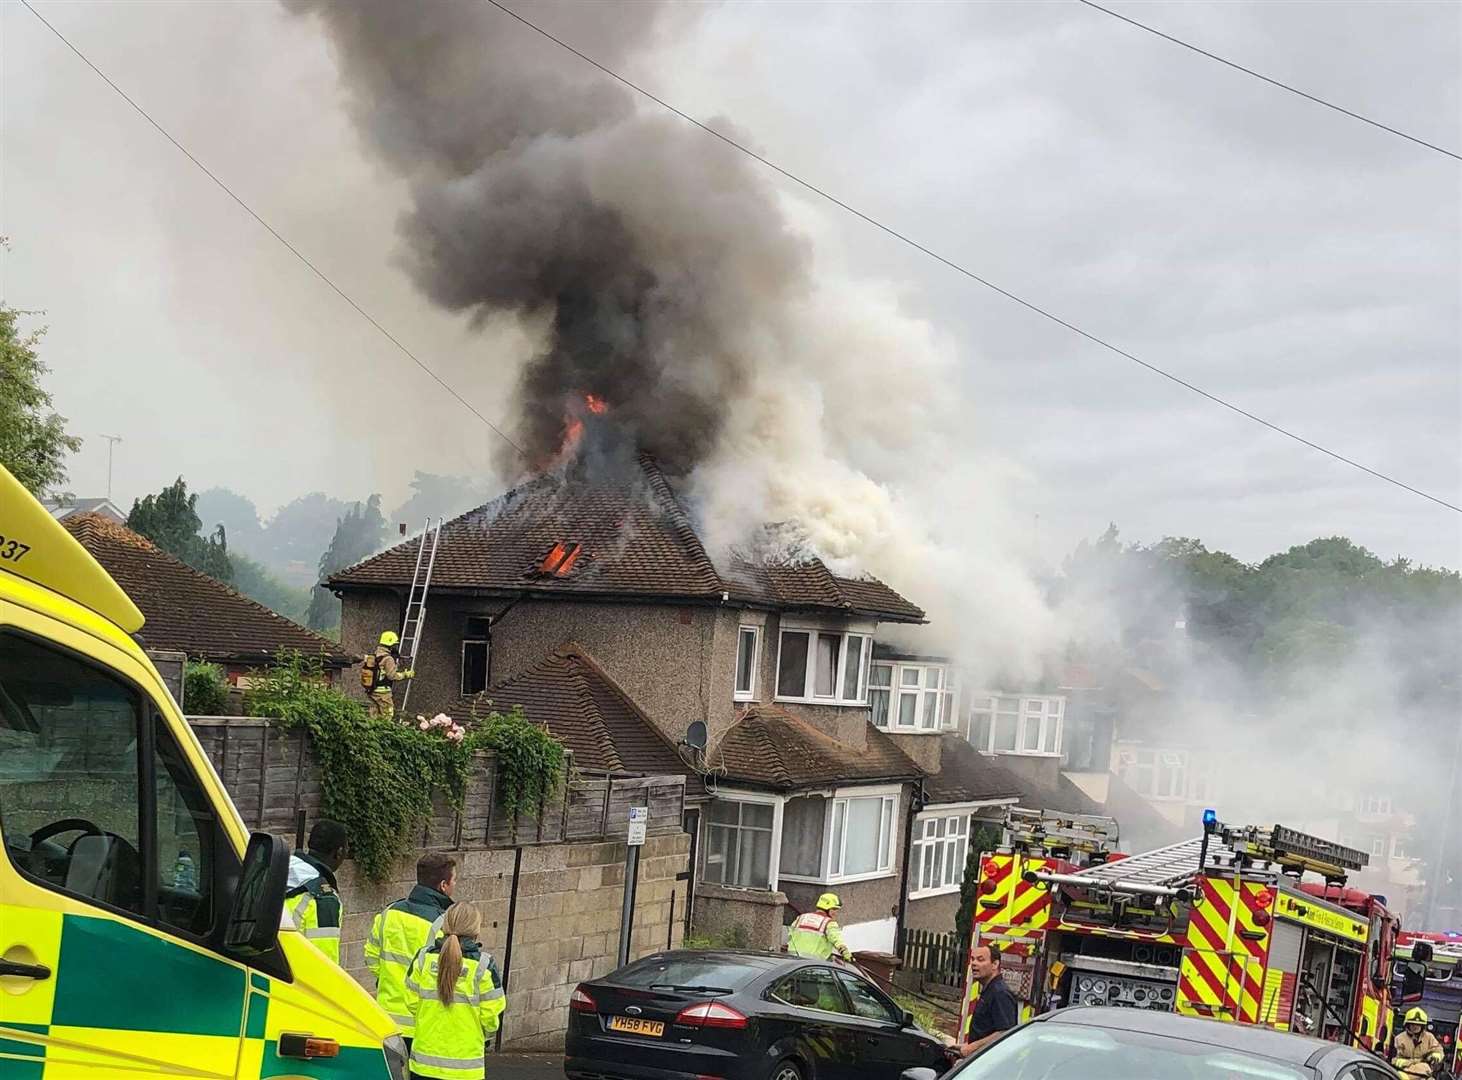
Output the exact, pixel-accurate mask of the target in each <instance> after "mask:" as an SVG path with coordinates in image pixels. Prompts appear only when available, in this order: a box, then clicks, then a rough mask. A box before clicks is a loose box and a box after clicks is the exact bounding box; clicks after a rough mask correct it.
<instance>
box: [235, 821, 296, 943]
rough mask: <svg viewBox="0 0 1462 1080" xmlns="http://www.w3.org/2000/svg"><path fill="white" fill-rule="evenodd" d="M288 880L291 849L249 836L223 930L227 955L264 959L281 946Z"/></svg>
mask: <svg viewBox="0 0 1462 1080" xmlns="http://www.w3.org/2000/svg"><path fill="white" fill-rule="evenodd" d="M288 878H289V845H288V844H286V843H285V842H284V841H283V840H282V839H280V838H279V837H277V836H271V835H269V834H268V833H263V832H256V833H254V834H253V835H252V836H250V837H249V847H248V850H247V851H245V852H244V865H243V868H242V869H241V870H240V871H239V885H238V889H237V890H235V892H234V895H233V902H232V903H231V904H230V905H229V913H228V924H227V925H226V926H225V927H224V932H223V947H224V949H225V951H227V952H228V953H230V954H232V955H233V956H238V957H245V958H247V957H253V956H263V955H264V954H265V953H270V952H273V951H274V950H275V949H276V948H277V947H278V946H279V920H280V916H281V915H283V914H284V892H285V882H286V881H287V880H288Z"/></svg>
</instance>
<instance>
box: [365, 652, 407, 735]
mask: <svg viewBox="0 0 1462 1080" xmlns="http://www.w3.org/2000/svg"><path fill="white" fill-rule="evenodd" d="M415 674H416V672H414V671H412V670H410V669H409V668H408V669H407V670H405V671H402V670H401V638H400V637H399V636H397V634H396V631H394V630H386V631H384V632H383V633H382V634H381V641H380V644H378V645H377V646H376V651H375V652H374V653H372V654H371V655H370V656H367V657H366V658H365V661H364V662H363V663H362V664H361V666H360V685H361V687H362V689H364V690H365V692H366V700H367V701H369V702H370V710H371V715H372V716H379V717H383V718H385V719H387V720H389V719H390V718H391V717H392V716H394V715H395V714H396V699H395V697H393V696H392V691H393V689H394V687H395V685H396V683H398V682H401V681H402V680H403V679H409V678H411V677H412V676H413V675H415Z"/></svg>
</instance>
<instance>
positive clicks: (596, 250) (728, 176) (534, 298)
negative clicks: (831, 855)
mask: <svg viewBox="0 0 1462 1080" xmlns="http://www.w3.org/2000/svg"><path fill="white" fill-rule="evenodd" d="M286 2H287V4H288V6H289V7H290V8H291V9H292V10H294V11H296V12H300V13H309V14H312V15H314V16H316V17H318V18H319V20H320V21H321V23H322V24H323V26H324V27H325V28H326V30H327V32H328V33H329V35H330V39H331V41H332V43H333V45H334V46H335V49H336V51H337V54H338V63H339V66H340V71H341V77H342V79H343V81H344V85H345V87H346V90H347V94H348V97H349V102H350V107H351V109H352V112H353V115H354V118H355V121H356V123H357V125H358V127H359V129H360V130H361V132H362V133H363V135H364V137H365V138H366V140H367V142H368V144H369V145H370V146H371V147H372V148H373V149H374V150H375V152H376V153H377V154H378V155H379V157H380V158H381V160H382V161H383V162H385V163H386V164H387V165H388V166H389V167H390V168H391V169H393V170H395V171H396V172H398V173H399V174H400V175H401V176H402V177H403V178H405V180H406V181H407V183H408V184H409V186H410V191H411V198H412V209H411V210H410V212H409V213H408V214H407V215H406V217H405V219H404V220H403V222H402V223H401V235H402V238H403V241H404V245H405V250H404V255H403V260H404V263H405V266H406V268H407V269H408V271H409V273H410V274H411V276H412V279H413V280H414V281H415V283H416V284H417V286H418V287H419V288H420V289H421V290H422V291H423V292H424V293H425V294H426V295H427V296H428V297H430V298H431V299H432V300H434V301H435V302H436V303H438V304H441V305H442V306H444V307H446V308H448V309H450V310H452V311H455V312H464V313H468V314H470V315H471V316H472V317H473V318H474V319H477V320H482V321H486V320H487V319H489V318H491V317H493V316H494V315H496V314H499V313H502V312H509V313H513V314H516V315H517V316H518V317H520V318H521V319H522V320H523V321H524V322H525V323H527V324H530V325H531V326H533V327H534V328H535V329H536V331H537V334H538V336H537V340H538V342H539V346H538V348H537V350H536V352H534V354H533V355H532V356H530V357H527V358H526V359H522V358H509V361H508V362H509V363H511V362H512V360H513V359H518V360H519V361H520V362H521V366H520V367H519V368H518V375H517V383H516V388H515V393H516V399H517V400H516V405H517V410H516V415H517V420H516V423H515V428H514V430H513V435H514V437H515V438H516V439H517V440H518V441H519V442H520V443H521V444H522V445H523V446H524V447H525V448H526V450H527V454H528V458H529V461H528V463H527V464H528V466H529V467H530V468H534V467H542V466H544V465H545V464H553V463H554V462H555V460H556V456H557V454H558V452H559V449H560V447H561V446H562V445H563V444H564V441H565V436H566V434H568V426H570V425H573V424H574V423H575V421H576V420H577V419H579V417H580V414H581V410H580V408H579V404H578V403H579V402H581V401H582V400H583V397H584V395H586V394H593V395H597V396H598V397H600V398H602V399H603V400H604V401H605V402H607V404H608V406H609V417H610V418H611V422H610V426H611V427H612V428H613V429H614V430H615V431H617V433H618V434H619V437H620V439H621V440H622V441H623V442H624V443H625V444H626V445H627V446H629V447H638V448H641V449H644V450H648V451H650V452H651V453H653V454H654V455H655V456H656V457H657V458H658V459H659V460H660V462H661V463H662V464H663V465H664V466H666V467H667V468H668V469H669V470H670V471H671V472H673V473H676V474H679V475H681V476H683V477H689V479H690V484H689V487H690V489H691V490H692V492H693V496H694V501H695V503H696V506H697V509H698V512H699V513H700V515H701V516H702V524H703V531H704V533H705V534H706V535H707V537H708V539H709V540H710V542H711V544H712V546H713V549H717V550H721V551H725V550H728V549H730V548H731V547H732V546H733V545H736V544H737V543H739V542H741V541H742V540H744V539H745V538H746V537H748V536H750V535H752V534H753V533H754V532H755V530H756V529H758V528H759V527H760V526H762V525H763V524H764V523H766V522H769V521H795V522H797V523H799V524H800V526H801V527H802V528H803V529H804V530H805V537H806V540H807V542H808V544H809V545H810V546H811V547H812V548H813V549H814V550H816V551H817V553H818V554H820V555H821V556H822V557H823V558H824V559H825V560H826V561H828V563H829V564H830V565H831V566H832V567H833V568H834V569H835V570H836V571H838V572H840V573H844V574H853V573H860V572H870V573H874V574H877V575H878V576H880V577H883V578H884V579H885V580H887V581H888V582H889V583H891V584H893V585H894V586H895V587H896V588H898V589H899V590H900V591H902V592H905V593H906V594H907V595H908V596H909V597H910V598H912V599H914V600H915V601H916V602H917V603H920V604H922V605H924V606H925V607H926V608H928V609H929V610H930V614H931V619H932V620H933V622H934V631H935V633H936V634H938V635H940V639H941V647H942V648H944V649H946V650H948V651H951V652H959V653H961V654H963V655H966V656H979V657H980V658H981V659H982V660H984V661H986V662H989V663H993V664H998V665H1000V666H1003V667H1006V668H1010V667H1011V666H1012V664H1014V665H1015V666H1016V667H1018V668H1021V669H1024V670H1031V669H1032V662H1030V661H1028V660H1024V658H1025V657H1030V656H1033V655H1034V650H1035V648H1036V647H1037V646H1038V645H1039V643H1040V642H1042V641H1043V640H1044V639H1045V637H1046V636H1047V634H1048V633H1049V630H1050V625H1051V624H1050V621H1049V619H1048V617H1047V616H1046V612H1045V607H1044V604H1043V603H1042V601H1041V598H1040V595H1039V592H1038V590H1037V589H1036V588H1035V586H1034V585H1033V584H1032V582H1031V579H1030V576H1029V575H1028V574H1027V573H1025V572H1024V570H1023V569H1022V568H1021V567H1020V566H1019V565H1018V562H1017V561H1016V560H1013V559H1011V558H1009V557H1007V556H1006V555H1004V554H1002V550H1003V538H1004V537H1006V536H1009V535H1012V532H1011V530H1010V529H1009V528H1008V526H1009V523H1008V522H1007V521H1004V520H1002V518H1001V512H1000V507H1001V506H1003V505H1004V500H1003V499H1001V498H999V497H998V491H997V490H996V481H997V478H998V476H999V475H1000V474H999V472H998V470H994V469H988V468H980V469H978V470H977V469H976V468H975V467H974V464H973V462H972V461H971V460H970V458H969V455H968V454H967V453H966V452H964V451H963V450H962V447H961V443H962V442H963V441H964V440H963V439H962V434H963V432H964V431H965V430H966V429H967V428H968V425H969V423H970V416H969V414H968V412H967V411H966V410H965V409H963V408H962V407H961V405H960V403H959V402H958V401H956V400H954V399H953V398H954V395H955V393H956V391H955V390H954V387H955V386H956V385H957V383H958V380H957V379H956V378H955V377H954V376H955V368H954V365H955V362H956V357H955V355H954V352H953V350H952V348H951V347H950V346H949V345H948V344H947V343H946V342H944V341H941V340H940V339H939V338H938V337H937V336H936V335H935V334H934V333H933V331H932V330H931V328H930V327H929V326H928V325H926V324H924V323H922V322H920V321H918V320H916V319H914V318H911V317H910V316H908V315H907V314H905V313H904V312H902V311H901V310H900V309H899V306H898V304H897V302H896V300H895V298H894V296H893V292H892V289H891V288H890V287H888V286H887V285H885V284H883V283H867V282H854V281H849V280H846V279H845V278H844V277H842V276H841V275H840V274H839V273H838V272H837V270H836V268H833V267H829V266H827V265H825V261H821V262H820V261H819V260H818V259H817V258H816V254H815V252H814V250H813V246H812V244H811V243H810V241H809V239H808V238H807V236H806V234H805V232H803V231H802V230H799V229H797V228H794V226H793V224H792V219H791V210H790V204H788V203H786V202H784V200H783V199H782V198H781V197H780V196H779V195H778V193H777V191H776V190H775V189H774V188H773V187H772V186H771V185H770V183H769V181H768V177H767V174H766V173H764V172H763V171H760V167H759V166H757V165H756V164H755V163H753V162H751V161H750V160H749V159H748V158H746V157H745V156H744V155H741V154H738V153H736V152H735V151H733V150H731V149H729V148H727V147H725V146H723V145H720V144H718V143H716V142H715V141H714V140H711V139H708V138H707V136H706V135H705V133H704V132H700V131H697V130H696V129H694V128H693V127H690V126H689V125H687V124H685V123H684V122H683V121H681V120H680V119H678V118H675V117H670V116H667V115H666V114H664V113H661V112H642V111H638V109H637V105H638V104H639V103H638V102H636V101H635V100H632V98H631V96H630V93H629V91H627V90H626V89H624V88H623V87H621V86H619V85H617V84H615V83H613V82H612V81H610V80H608V79H606V78H605V77H604V76H603V75H602V74H600V73H598V72H595V71H593V70H591V69H589V68H587V66H585V65H582V64H580V63H579V62H578V61H577V60H574V59H573V58H571V57H568V56H567V55H566V54H564V53H563V52H562V51H560V50H558V49H557V47H556V46H553V45H551V44H550V43H547V42H545V41H544V40H542V39H541V38H539V37H537V36H536V35H534V34H533V33H532V32H531V31H529V30H527V29H526V28H525V27H523V26H521V25H520V24H518V23H516V22H515V21H513V20H511V19H510V18H508V17H506V16H505V15H503V13H501V12H499V11H497V10H495V9H494V8H492V7H491V6H490V5H488V4H485V3H482V2H480V0H442V2H439V3H434V4H432V5H430V6H428V7H425V8H422V7H419V6H416V5H400V4H398V3H395V2H394V0H359V2H353V3H350V4H332V3H326V2H324V0H286ZM522 9H523V11H524V13H525V15H527V17H529V18H532V19H534V20H535V21H537V22H540V23H544V24H547V25H549V26H553V25H555V24H556V23H557V21H558V20H560V19H564V20H566V21H568V16H569V15H570V13H571V16H572V18H571V23H572V27H573V29H572V32H571V33H570V34H569V37H570V38H571V39H572V40H574V41H582V42H592V46H591V47H590V48H591V51H592V52H593V54H594V55H595V57H596V59H599V60H601V61H602V62H604V63H605V64H607V65H610V66H616V65H619V64H620V63H621V62H623V61H625V60H626V59H627V58H630V57H632V56H633V55H634V54H635V53H636V52H637V51H640V50H644V49H646V48H647V47H649V46H651V45H652V44H654V43H655V42H656V41H657V39H658V36H659V35H660V34H661V33H664V32H668V31H670V30H673V29H674V27H673V26H670V25H667V24H668V23H670V22H673V20H675V19H677V18H693V17H694V15H693V14H690V15H685V14H683V12H682V10H681V9H678V8H671V7H669V6H667V5H663V4H659V3H651V2H642V3H635V4H630V5H626V6H618V5H608V4H596V5H590V6H581V5H566V4H562V3H556V2H545V3H540V4H524V5H522ZM717 123H724V122H722V121H717ZM725 126H726V127H727V129H728V130H729V125H725ZM737 138H738V139H739V140H748V137H747V136H745V135H742V134H738V135H737ZM748 141H749V140H748ZM493 362H495V363H497V364H499V365H503V366H506V365H504V358H497V359H496V360H495V361H493ZM602 426H603V425H599V424H596V425H595V427H596V429H598V428H601V427H602ZM515 464H520V463H515ZM505 471H508V472H511V468H510V469H507V470H505ZM976 597H979V598H981V599H983V600H984V601H985V602H986V603H993V604H995V605H998V610H999V611H1000V613H1001V619H1000V620H999V625H998V626H996V625H994V624H992V623H991V621H990V620H989V619H987V618H981V619H973V618H970V617H968V612H969V611H970V610H973V605H972V604H969V603H967V601H971V600H973V599H974V598H976ZM960 635H964V637H961V636H960ZM929 644H930V642H929V641H928V639H927V638H926V639H925V641H924V645H925V647H928V646H929Z"/></svg>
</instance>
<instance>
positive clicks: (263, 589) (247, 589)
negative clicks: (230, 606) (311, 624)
mask: <svg viewBox="0 0 1462 1080" xmlns="http://www.w3.org/2000/svg"><path fill="white" fill-rule="evenodd" d="M228 558H229V562H231V563H232V564H233V568H234V581H233V585H234V588H235V589H237V590H238V591H239V592H241V593H243V594H244V595H245V596H247V597H248V598H249V599H250V600H257V601H258V602H259V603H261V604H263V605H264V606H265V607H267V608H269V609H270V610H271V611H277V612H278V613H279V614H281V615H283V616H284V617H285V618H286V619H293V620H294V621H295V622H297V623H303V622H304V621H305V618H306V617H307V616H308V614H309V610H310V590H309V589H304V588H299V587H298V586H294V585H286V584H285V583H284V582H282V581H280V580H279V579H278V578H277V577H275V576H274V575H273V574H271V573H270V572H269V570H268V569H267V568H265V567H264V566H263V565H262V564H261V563H258V562H255V561H254V560H253V559H251V558H249V557H248V556H247V555H241V554H239V553H238V552H237V551H230V552H229V556H228Z"/></svg>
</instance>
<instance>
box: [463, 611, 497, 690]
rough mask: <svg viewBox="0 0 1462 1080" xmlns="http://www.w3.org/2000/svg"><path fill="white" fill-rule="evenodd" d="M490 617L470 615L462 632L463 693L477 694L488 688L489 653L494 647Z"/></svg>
mask: <svg viewBox="0 0 1462 1080" xmlns="http://www.w3.org/2000/svg"><path fill="white" fill-rule="evenodd" d="M490 622H491V620H490V619H485V618H478V617H476V616H473V617H470V618H468V620H467V628H466V629H465V630H464V631H463V633H462V693H464V694H477V693H481V692H482V691H483V690H486V689H487V654H488V650H489V649H490V648H491V647H492V646H491V642H490V640H489V634H488V626H489V624H490Z"/></svg>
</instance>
